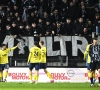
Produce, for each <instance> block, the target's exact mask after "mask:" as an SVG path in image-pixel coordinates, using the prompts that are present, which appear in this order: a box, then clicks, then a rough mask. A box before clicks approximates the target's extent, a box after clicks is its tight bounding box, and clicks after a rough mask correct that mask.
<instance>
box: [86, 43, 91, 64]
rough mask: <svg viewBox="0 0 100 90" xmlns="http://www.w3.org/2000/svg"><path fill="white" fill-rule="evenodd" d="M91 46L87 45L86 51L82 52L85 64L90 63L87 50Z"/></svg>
mask: <svg viewBox="0 0 100 90" xmlns="http://www.w3.org/2000/svg"><path fill="white" fill-rule="evenodd" d="M91 45H92V44H88V45H87V47H86V50H85V52H84V58H86V62H87V63H90V62H91V57H90V55H89V48H90V46H91Z"/></svg>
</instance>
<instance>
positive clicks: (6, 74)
mask: <svg viewBox="0 0 100 90" xmlns="http://www.w3.org/2000/svg"><path fill="white" fill-rule="evenodd" d="M7 76H8V72H7V71H5V73H4V79H6V78H7Z"/></svg>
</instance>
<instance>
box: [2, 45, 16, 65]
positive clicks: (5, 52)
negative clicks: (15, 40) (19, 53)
mask: <svg viewBox="0 0 100 90" xmlns="http://www.w3.org/2000/svg"><path fill="white" fill-rule="evenodd" d="M16 48H17V46H15V47H13V48H7V49H6V50H0V64H6V63H8V54H9V52H10V51H12V50H14V49H16Z"/></svg>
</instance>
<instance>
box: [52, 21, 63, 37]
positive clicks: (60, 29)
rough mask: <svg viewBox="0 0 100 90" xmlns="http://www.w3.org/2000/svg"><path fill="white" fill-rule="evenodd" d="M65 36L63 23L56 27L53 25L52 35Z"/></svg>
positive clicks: (58, 23)
mask: <svg viewBox="0 0 100 90" xmlns="http://www.w3.org/2000/svg"><path fill="white" fill-rule="evenodd" d="M63 34H64V29H63V27H62V25H61V22H57V24H56V25H53V28H52V35H53V36H55V35H57V36H61V35H63Z"/></svg>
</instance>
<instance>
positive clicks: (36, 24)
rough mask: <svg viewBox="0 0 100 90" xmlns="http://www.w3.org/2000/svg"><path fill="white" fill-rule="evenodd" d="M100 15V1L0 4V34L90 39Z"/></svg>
mask: <svg viewBox="0 0 100 90" xmlns="http://www.w3.org/2000/svg"><path fill="white" fill-rule="evenodd" d="M99 14H100V0H0V34H4V35H14V37H17V36H19V35H21V36H37V37H41V36H56V35H57V36H61V35H79V36H91V35H92V32H96V33H99V32H100V30H99V29H100V27H99V26H100V15H99Z"/></svg>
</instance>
